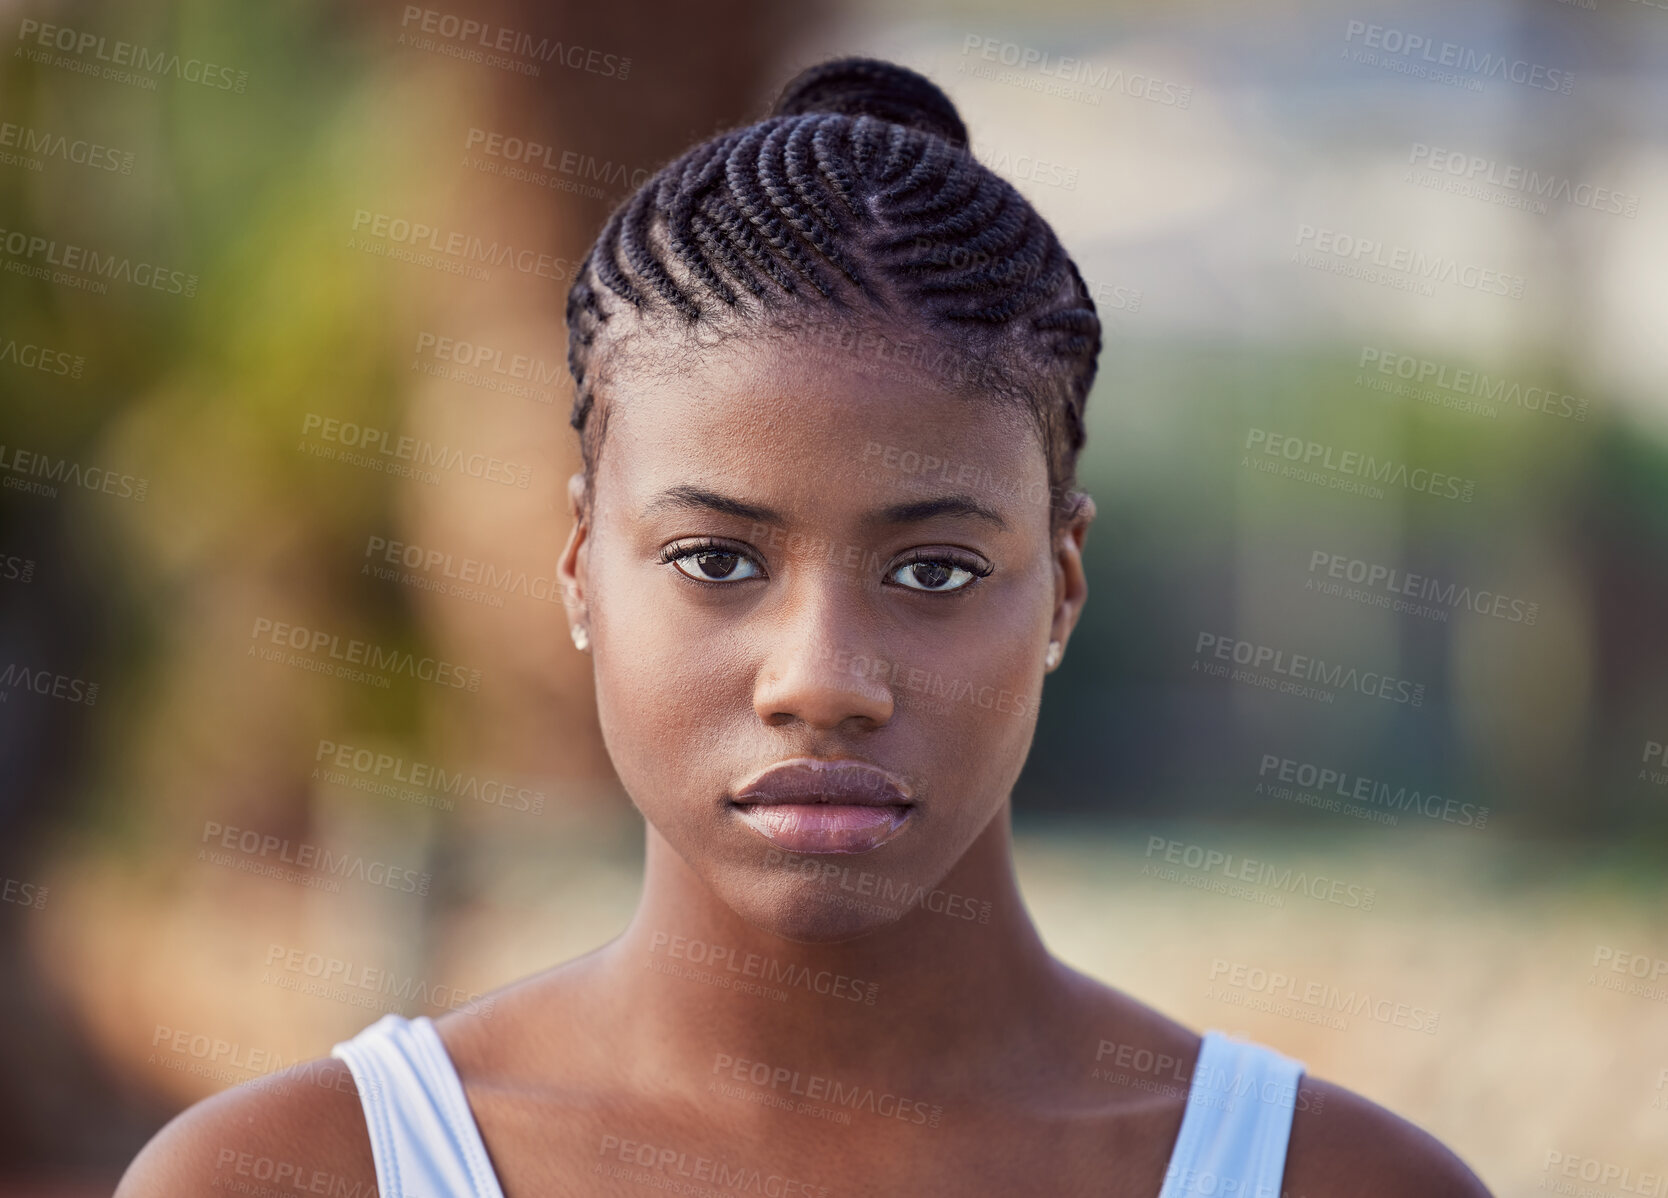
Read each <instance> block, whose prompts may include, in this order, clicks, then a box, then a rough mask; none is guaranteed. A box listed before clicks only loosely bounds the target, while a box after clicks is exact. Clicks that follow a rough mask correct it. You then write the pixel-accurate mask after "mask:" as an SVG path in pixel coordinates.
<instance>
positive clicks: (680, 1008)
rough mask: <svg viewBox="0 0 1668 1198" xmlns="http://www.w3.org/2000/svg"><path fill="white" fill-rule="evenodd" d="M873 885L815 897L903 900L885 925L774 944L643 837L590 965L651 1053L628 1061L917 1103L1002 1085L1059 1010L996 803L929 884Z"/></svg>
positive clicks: (1058, 973) (848, 874) (849, 884)
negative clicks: (622, 922)
mask: <svg viewBox="0 0 1668 1198" xmlns="http://www.w3.org/2000/svg"><path fill="white" fill-rule="evenodd" d="M883 882H885V879H880V878H877V877H876V875H875V874H873V873H867V872H865V871H864V870H863V869H861V868H860V867H854V868H852V869H849V870H846V871H844V872H843V873H842V874H841V875H840V876H839V879H838V881H837V882H836V881H831V882H830V890H831V893H832V894H834V895H837V896H838V898H839V899H840V900H841V901H847V900H849V901H852V902H871V903H876V904H878V905H890V906H898V905H902V904H904V903H910V904H911V905H910V906H909V909H908V910H907V911H906V912H905V914H904V915H903V916H902V917H901V918H898V919H896V920H895V921H894V922H891V923H889V924H886V925H885V926H883V927H881V928H879V929H878V930H876V931H874V932H871V933H868V934H865V935H862V936H859V937H857V938H855V939H851V940H846V941H842V942H839V943H833V944H805V943H801V942H797V941H792V940H787V939H784V938H782V937H780V936H777V935H775V934H773V933H771V932H766V931H763V930H761V929H759V928H757V927H754V926H753V925H751V924H749V923H747V922H745V921H743V920H742V919H741V918H740V917H739V916H738V915H736V913H735V912H734V911H733V910H731V909H730V908H729V907H728V906H727V905H726V904H725V903H723V902H722V901H721V900H720V899H719V898H718V897H717V896H716V895H714V894H713V893H712V891H711V890H710V889H709V888H708V887H707V885H706V884H705V882H703V881H702V880H701V879H700V878H699V877H698V876H697V875H696V874H695V873H694V871H693V870H691V869H690V868H689V866H688V864H687V863H686V862H685V861H684V860H683V858H681V857H680V856H679V855H678V854H677V852H676V851H675V850H673V849H672V847H671V846H670V845H668V844H667V843H666V842H665V841H664V840H663V839H662V838H661V837H660V836H659V834H658V833H656V832H655V831H654V830H653V828H652V827H651V828H650V829H649V830H648V846H647V872H646V876H645V882H644V888H643V897H642V901H641V903H640V904H639V906H638V909H637V912H636V914H635V916H634V917H633V919H632V922H631V924H630V926H629V927H627V929H626V931H625V932H624V933H623V934H622V935H621V936H620V937H619V939H617V940H615V941H614V942H612V943H611V944H610V945H609V946H608V947H607V949H605V950H604V952H603V954H602V955H603V960H601V961H599V962H598V965H599V967H600V968H601V969H602V971H603V973H604V974H605V976H607V977H608V979H609V981H610V982H612V983H613V984H612V985H610V986H609V987H608V988H609V991H610V992H611V996H612V997H611V1005H612V1003H614V1002H617V1004H618V1005H617V1006H614V1009H615V1010H616V1011H617V1012H618V1013H619V1015H620V1017H621V1018H620V1020H619V1025H620V1026H623V1027H625V1028H627V1029H629V1030H628V1031H627V1033H626V1034H627V1036H628V1038H629V1039H630V1040H632V1041H635V1042H636V1043H638V1044H640V1045H642V1046H644V1048H645V1049H647V1048H648V1047H649V1046H651V1045H652V1046H653V1053H652V1055H651V1054H649V1053H648V1052H647V1051H645V1052H644V1053H643V1054H633V1055H634V1056H635V1057H636V1059H640V1060H648V1059H657V1060H658V1061H661V1062H665V1061H666V1059H667V1057H668V1054H671V1055H673V1056H681V1057H683V1058H684V1059H683V1060H682V1061H680V1062H679V1063H680V1065H682V1066H683V1067H684V1068H687V1069H688V1070H689V1073H688V1074H687V1076H690V1077H696V1078H699V1079H701V1083H702V1084H703V1085H704V1084H705V1083H706V1081H707V1080H708V1079H709V1078H710V1077H714V1076H718V1077H720V1078H721V1079H722V1078H727V1077H729V1076H730V1071H731V1068H732V1065H731V1064H729V1062H740V1061H747V1062H762V1063H763V1064H764V1065H765V1066H768V1067H769V1068H770V1069H771V1070H772V1071H776V1070H789V1071H797V1072H798V1073H799V1074H800V1075H802V1076H806V1075H813V1074H816V1075H822V1076H825V1077H830V1078H833V1079H835V1080H838V1081H844V1082H848V1083H851V1082H862V1083H865V1084H870V1085H879V1084H881V1082H882V1081H884V1082H885V1084H887V1085H890V1086H893V1087H894V1088H896V1089H897V1090H899V1092H902V1090H903V1088H905V1087H913V1088H914V1090H915V1092H917V1093H918V1094H919V1095H920V1096H921V1097H923V1098H925V1099H927V1100H929V1101H931V1100H932V1095H933V1094H934V1093H939V1092H943V1093H967V1092H969V1091H968V1090H967V1089H966V1088H965V1087H967V1086H972V1085H980V1084H998V1083H997V1082H996V1079H998V1078H1000V1077H1003V1076H1012V1069H1013V1067H1014V1065H1015V1063H1016V1059H1017V1058H1021V1057H1024V1056H1026V1055H1028V1054H1029V1053H1030V1052H1032V1051H1034V1050H1035V1049H1036V1047H1037V1044H1038V1041H1039V1038H1040V1036H1041V1033H1042V1031H1043V1029H1045V1028H1047V1027H1049V1026H1050V1025H1051V1024H1054V1023H1055V1021H1054V1020H1053V1019H1051V1015H1055V1014H1058V1013H1060V1012H1061V1011H1063V1009H1064V1004H1065V1002H1066V999H1067V985H1068V983H1067V976H1068V972H1067V971H1066V970H1064V969H1063V968H1062V967H1060V966H1059V965H1058V964H1057V963H1056V962H1055V961H1054V960H1053V958H1052V957H1051V956H1050V955H1049V953H1048V950H1047V949H1046V948H1045V947H1044V945H1043V943H1042V941H1041V938H1040V937H1039V936H1038V935H1037V931H1036V928H1035V927H1034V926H1033V925H1032V923H1031V919H1030V916H1029V914H1028V913H1027V912H1026V910H1025V907H1024V904H1023V902H1022V900H1021V898H1020V894H1019V888H1018V884H1017V881H1016V879H1015V877H1014V871H1013V854H1012V836H1011V832H1010V827H1009V819H1008V808H1007V807H1006V806H1004V807H1003V808H1002V810H1001V811H1000V812H999V813H998V814H997V816H996V817H995V818H994V819H992V820H991V822H990V824H989V826H987V827H986V828H985V830H984V831H983V832H982V833H981V834H980V835H979V837H978V839H977V840H975V841H974V843H973V845H972V846H971V847H970V848H969V849H968V851H967V853H966V854H965V855H964V856H963V857H962V859H961V860H960V861H959V862H958V863H957V864H956V866H955V867H954V868H953V869H952V870H951V871H950V873H949V875H948V876H947V877H945V878H944V880H943V881H941V882H940V883H938V885H937V886H935V887H931V888H926V889H924V890H922V889H917V888H916V887H914V886H911V887H909V888H908V889H907V891H905V892H904V893H903V895H900V894H899V893H898V892H897V891H896V890H895V889H894V890H893V891H892V892H891V894H890V895H889V896H888V895H887V894H886V893H883V892H881V891H880V890H879V887H880V885H881V884H882V883H883ZM888 898H890V902H888ZM1055 1026H1057V1024H1055ZM986 1092H989V1091H986Z"/></svg>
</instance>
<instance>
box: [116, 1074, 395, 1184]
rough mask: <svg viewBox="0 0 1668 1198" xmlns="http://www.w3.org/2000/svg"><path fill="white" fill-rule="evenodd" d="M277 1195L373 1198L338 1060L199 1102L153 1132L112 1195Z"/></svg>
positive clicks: (368, 1163) (361, 1119)
mask: <svg viewBox="0 0 1668 1198" xmlns="http://www.w3.org/2000/svg"><path fill="white" fill-rule="evenodd" d="M245 1186H248V1187H250V1188H251V1192H253V1190H254V1189H255V1188H258V1187H262V1186H270V1187H273V1189H274V1190H275V1191H277V1192H284V1193H288V1192H290V1191H291V1190H294V1191H296V1192H299V1193H328V1194H359V1195H366V1196H369V1195H374V1194H375V1193H376V1192H377V1186H376V1163H375V1160H374V1158H373V1157H372V1155H371V1140H370V1133H369V1132H368V1131H367V1130H366V1127H365V1116H364V1113H363V1111H362V1109H361V1107H360V1104H359V1091H358V1089H357V1088H356V1087H355V1086H354V1082H353V1074H352V1073H350V1072H349V1071H348V1067H347V1064H346V1062H344V1061H340V1060H337V1059H335V1058H331V1057H324V1058H319V1059H317V1060H313V1061H303V1062H301V1063H300V1064H297V1065H293V1066H291V1067H290V1068H288V1069H285V1070H282V1071H280V1072H277V1073H274V1074H272V1075H271V1076H269V1077H264V1078H257V1079H255V1080H253V1081H248V1082H244V1083H243V1084H242V1085H238V1086H233V1087H232V1088H231V1089H229V1090H224V1091H222V1092H221V1093H219V1094H216V1095H214V1096H213V1097H211V1098H205V1099H203V1100H202V1101H201V1102H199V1103H196V1104H195V1105H193V1106H190V1107H187V1108H186V1109H185V1110H184V1111H182V1112H180V1114H179V1115H177V1116H175V1118H174V1119H173V1120H172V1121H171V1122H170V1123H169V1124H168V1125H167V1126H165V1127H164V1128H163V1129H162V1130H161V1131H159V1132H157V1133H156V1135H155V1136H153V1137H152V1138H151V1141H150V1142H149V1143H148V1144H146V1145H145V1147H144V1148H143V1149H141V1150H140V1152H139V1155H138V1156H136V1157H134V1159H133V1162H132V1163H131V1164H130V1165H129V1166H128V1168H127V1172H126V1173H125V1174H124V1175H123V1176H122V1180H121V1182H120V1184H119V1185H118V1186H117V1187H116V1198H164V1196H166V1198H194V1196H195V1195H210V1194H213V1195H223V1194H225V1193H226V1191H227V1190H234V1191H236V1190H241V1189H243V1188H244V1187H245Z"/></svg>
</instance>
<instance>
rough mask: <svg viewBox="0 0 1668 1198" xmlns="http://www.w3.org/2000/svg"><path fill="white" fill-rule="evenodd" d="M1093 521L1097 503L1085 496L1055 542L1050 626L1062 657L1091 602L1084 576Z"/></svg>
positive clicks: (1053, 639)
mask: <svg viewBox="0 0 1668 1198" xmlns="http://www.w3.org/2000/svg"><path fill="white" fill-rule="evenodd" d="M1094 518H1095V501H1094V500H1093V499H1091V498H1090V497H1089V496H1088V495H1084V496H1083V506H1082V507H1081V508H1080V509H1079V510H1078V513H1077V515H1076V516H1075V517H1073V518H1072V521H1071V523H1070V524H1068V525H1066V527H1065V528H1063V529H1061V530H1060V537H1059V539H1058V540H1057V541H1056V542H1055V547H1054V618H1053V620H1052V622H1051V623H1050V624H1049V628H1048V639H1049V640H1051V641H1059V642H1060V652H1061V656H1062V657H1063V656H1064V655H1065V648H1066V642H1067V640H1068V639H1070V637H1071V631H1072V629H1073V628H1075V627H1076V626H1077V618H1078V616H1080V615H1082V614H1083V604H1084V602H1085V601H1086V600H1087V599H1088V598H1089V581H1088V579H1087V578H1086V577H1085V576H1084V574H1083V542H1084V540H1085V538H1087V537H1088V535H1089V525H1090V523H1092V522H1093V521H1094ZM1053 668H1058V667H1057V665H1056V667H1053Z"/></svg>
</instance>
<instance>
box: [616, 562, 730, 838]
mask: <svg viewBox="0 0 1668 1198" xmlns="http://www.w3.org/2000/svg"><path fill="white" fill-rule="evenodd" d="M601 582H602V585H601V587H599V588H598V592H597V593H598V594H599V595H600V596H603V598H601V599H600V600H599V601H598V602H597V603H596V604H594V605H593V608H592V618H591V625H592V629H593V642H594V647H593V650H592V656H593V662H594V668H595V671H596V692H597V715H598V719H599V720H600V722H601V725H602V732H603V736H604V739H605V742H606V744H607V747H608V751H609V755H610V756H611V757H612V759H613V761H614V765H615V768H616V770H617V771H618V772H619V775H620V780H621V782H622V783H624V784H625V787H626V789H627V791H628V792H629V793H630V794H631V796H632V797H633V798H634V799H635V800H637V802H638V804H639V805H640V806H641V807H643V808H644V810H645V811H646V812H647V811H650V810H655V811H656V814H657V815H658V814H659V813H660V811H662V810H664V811H665V812H666V814H668V815H669V816H671V817H672V818H674V819H675V818H676V809H677V808H678V807H679V806H681V805H682V804H683V803H685V802H687V801H688V800H690V799H694V798H699V797H701V796H703V795H704V794H705V793H706V792H707V791H708V790H711V791H712V792H713V794H715V795H716V794H718V793H720V792H721V791H722V788H723V785H724V782H725V778H724V776H723V771H722V768H721V766H722V761H721V759H720V755H719V754H717V753H715V752H714V749H715V747H716V746H718V745H721V744H722V743H723V739H722V738H721V736H720V733H721V730H720V729H718V728H717V727H715V721H717V720H719V719H720V718H729V717H730V713H732V712H734V711H737V710H740V708H738V706H737V705H738V703H740V702H741V701H742V700H743V699H744V698H745V693H744V692H745V687H744V680H743V679H742V678H741V677H740V674H739V667H738V664H737V662H736V661H735V659H734V657H733V656H729V655H727V654H725V652H724V651H723V649H722V648H721V647H715V646H714V645H712V644H711V643H710V642H708V643H703V644H695V643H693V641H692V638H691V637H690V636H689V635H688V629H687V627H681V626H680V621H678V620H677V619H676V618H675V612H672V611H670V610H669V607H668V603H667V601H666V598H665V596H664V595H663V593H662V592H663V589H664V587H663V584H662V583H661V581H660V580H657V579H655V578H654V577H653V575H652V573H651V574H650V575H649V576H648V577H647V578H645V577H644V576H643V572H642V571H640V570H637V571H632V572H631V576H630V577H624V576H618V575H617V576H615V577H612V578H608V577H605V578H603V579H602V580H601Z"/></svg>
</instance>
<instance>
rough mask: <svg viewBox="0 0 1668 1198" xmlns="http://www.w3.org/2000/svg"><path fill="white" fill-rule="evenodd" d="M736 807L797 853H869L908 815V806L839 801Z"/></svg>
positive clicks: (776, 841)
mask: <svg viewBox="0 0 1668 1198" xmlns="http://www.w3.org/2000/svg"><path fill="white" fill-rule="evenodd" d="M735 810H736V814H737V815H738V816H740V817H741V820H742V822H743V823H745V824H746V825H747V826H748V827H749V828H752V829H753V831H755V832H757V833H758V834H759V835H760V836H763V837H764V838H765V839H766V840H768V841H770V842H771V843H772V844H774V845H777V846H778V847H780V848H784V849H787V850H789V851H790V852H795V853H866V852H868V851H869V850H870V849H873V848H879V847H880V846H881V845H883V844H885V843H886V842H887V841H888V840H891V839H892V837H894V836H896V835H897V834H898V832H899V830H900V829H902V827H903V826H904V821H905V820H907V819H908V818H909V808H908V807H858V806H852V805H849V804H838V803H737V804H736V805H735Z"/></svg>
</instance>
